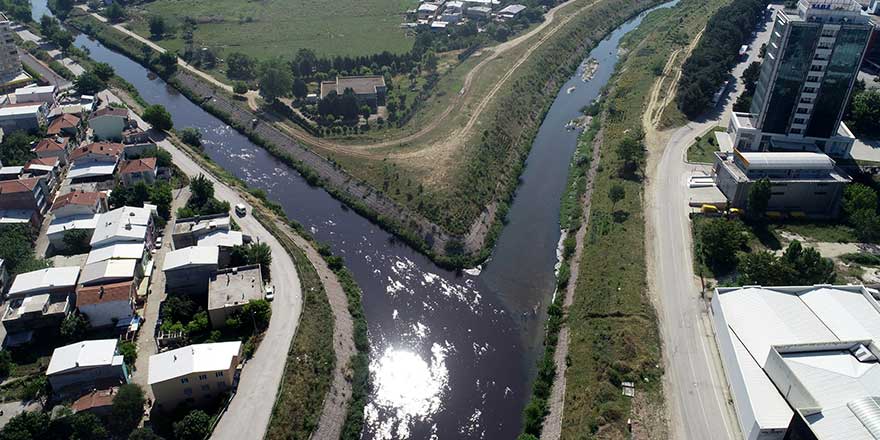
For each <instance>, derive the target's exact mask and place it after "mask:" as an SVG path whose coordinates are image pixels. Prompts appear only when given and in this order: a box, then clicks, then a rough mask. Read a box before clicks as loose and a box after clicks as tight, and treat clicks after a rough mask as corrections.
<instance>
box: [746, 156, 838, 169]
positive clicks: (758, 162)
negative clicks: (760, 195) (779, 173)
mask: <svg viewBox="0 0 880 440" xmlns="http://www.w3.org/2000/svg"><path fill="white" fill-rule="evenodd" d="M739 155H740V156H741V157H742V158H743V159H744V160H745V162H746V167H747V168H748V169H749V170H779V169H785V170H788V169H795V170H830V169H833V168H834V160H833V159H831V158H830V157H828V156H827V155H825V154H822V153H810V152H782V153H780V152H764V153H743V152H740V153H739Z"/></svg>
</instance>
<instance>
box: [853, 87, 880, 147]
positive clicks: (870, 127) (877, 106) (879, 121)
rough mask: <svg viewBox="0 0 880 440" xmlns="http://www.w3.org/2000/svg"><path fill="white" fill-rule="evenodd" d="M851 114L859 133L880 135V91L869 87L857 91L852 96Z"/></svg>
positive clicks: (872, 135) (873, 135)
mask: <svg viewBox="0 0 880 440" xmlns="http://www.w3.org/2000/svg"><path fill="white" fill-rule="evenodd" d="M851 114H852V121H853V123H854V125H855V128H856V130H857V131H858V132H859V133H862V134H864V135H867V136H869V137H878V136H880V91H878V90H877V89H868V90H865V91H862V92H859V93H856V94H855V95H854V96H853V98H852V104H851Z"/></svg>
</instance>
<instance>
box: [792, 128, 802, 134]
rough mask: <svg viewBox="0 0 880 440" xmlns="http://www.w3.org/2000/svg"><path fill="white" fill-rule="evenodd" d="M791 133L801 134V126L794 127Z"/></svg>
mask: <svg viewBox="0 0 880 440" xmlns="http://www.w3.org/2000/svg"><path fill="white" fill-rule="evenodd" d="M791 134H801V129H800V128H792V129H791Z"/></svg>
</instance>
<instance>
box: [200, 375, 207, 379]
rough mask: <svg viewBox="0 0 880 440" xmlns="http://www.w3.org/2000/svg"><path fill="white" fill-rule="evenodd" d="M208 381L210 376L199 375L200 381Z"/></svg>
mask: <svg viewBox="0 0 880 440" xmlns="http://www.w3.org/2000/svg"><path fill="white" fill-rule="evenodd" d="M207 379H208V375H207V374H200V375H199V380H207Z"/></svg>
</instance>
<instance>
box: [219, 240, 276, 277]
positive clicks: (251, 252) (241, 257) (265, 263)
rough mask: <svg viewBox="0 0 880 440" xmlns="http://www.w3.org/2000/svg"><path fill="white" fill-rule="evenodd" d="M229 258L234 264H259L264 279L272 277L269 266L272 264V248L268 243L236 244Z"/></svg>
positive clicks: (231, 263)
mask: <svg viewBox="0 0 880 440" xmlns="http://www.w3.org/2000/svg"><path fill="white" fill-rule="evenodd" d="M229 260H230V265H232V266H247V265H250V264H259V265H260V267H261V272H260V274H261V275H262V276H263V279H265V280H269V279H270V275H271V274H270V272H269V267H270V266H271V265H272V248H270V247H269V245H268V244H266V243H262V242H261V243H248V244H246V245H241V246H235V247H233V248H232V252H231V253H230V257H229Z"/></svg>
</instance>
